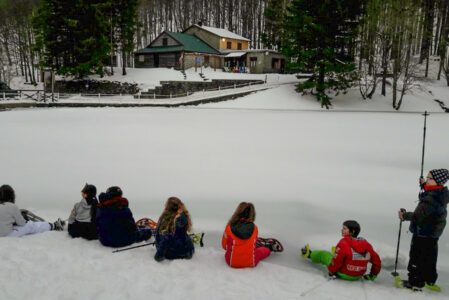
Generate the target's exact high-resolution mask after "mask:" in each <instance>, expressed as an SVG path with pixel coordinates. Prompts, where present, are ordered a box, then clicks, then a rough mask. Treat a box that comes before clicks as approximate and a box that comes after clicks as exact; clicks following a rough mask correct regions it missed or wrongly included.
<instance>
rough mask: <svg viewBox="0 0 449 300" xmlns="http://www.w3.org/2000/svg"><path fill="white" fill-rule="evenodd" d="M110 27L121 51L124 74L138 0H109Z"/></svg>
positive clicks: (130, 49)
mask: <svg viewBox="0 0 449 300" xmlns="http://www.w3.org/2000/svg"><path fill="white" fill-rule="evenodd" d="M108 5H109V7H110V9H111V12H112V19H111V21H112V27H113V32H114V35H115V36H116V40H117V41H118V44H119V46H120V50H121V53H122V62H123V71H122V74H123V75H126V65H127V61H126V58H127V56H128V54H129V53H131V52H132V51H133V50H134V34H135V33H136V32H137V29H138V25H139V23H138V16H137V8H138V5H139V1H138V0H109V4H108Z"/></svg>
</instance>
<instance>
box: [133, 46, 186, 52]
mask: <svg viewBox="0 0 449 300" xmlns="http://www.w3.org/2000/svg"><path fill="white" fill-rule="evenodd" d="M183 49H184V47H183V46H162V47H151V48H143V49H140V50H137V51H136V52H135V53H136V54H146V53H160V52H178V51H182V50H183Z"/></svg>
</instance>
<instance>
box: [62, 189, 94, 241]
mask: <svg viewBox="0 0 449 300" xmlns="http://www.w3.org/2000/svg"><path fill="white" fill-rule="evenodd" d="M81 196H82V197H83V199H81V201H80V202H78V203H76V204H75V206H74V207H73V209H72V212H71V213H70V216H69V226H68V232H69V234H70V236H71V237H73V238H76V237H82V238H85V239H87V240H95V239H98V234H97V224H96V213H97V204H98V200H97V188H96V187H95V186H94V185H92V184H87V183H86V185H85V186H84V188H83V189H82V190H81Z"/></svg>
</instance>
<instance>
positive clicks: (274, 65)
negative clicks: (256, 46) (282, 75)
mask: <svg viewBox="0 0 449 300" xmlns="http://www.w3.org/2000/svg"><path fill="white" fill-rule="evenodd" d="M278 63H279V59H278V58H273V60H272V61H271V68H272V69H277V68H278Z"/></svg>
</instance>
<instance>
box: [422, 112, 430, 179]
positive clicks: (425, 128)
mask: <svg viewBox="0 0 449 300" xmlns="http://www.w3.org/2000/svg"><path fill="white" fill-rule="evenodd" d="M428 115H429V114H428V113H427V110H426V111H425V112H424V114H423V116H424V130H423V141H422V156H421V178H424V177H423V172H424V151H425V149H426V130H427V127H426V125H427V124H426V123H427V116H428Z"/></svg>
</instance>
